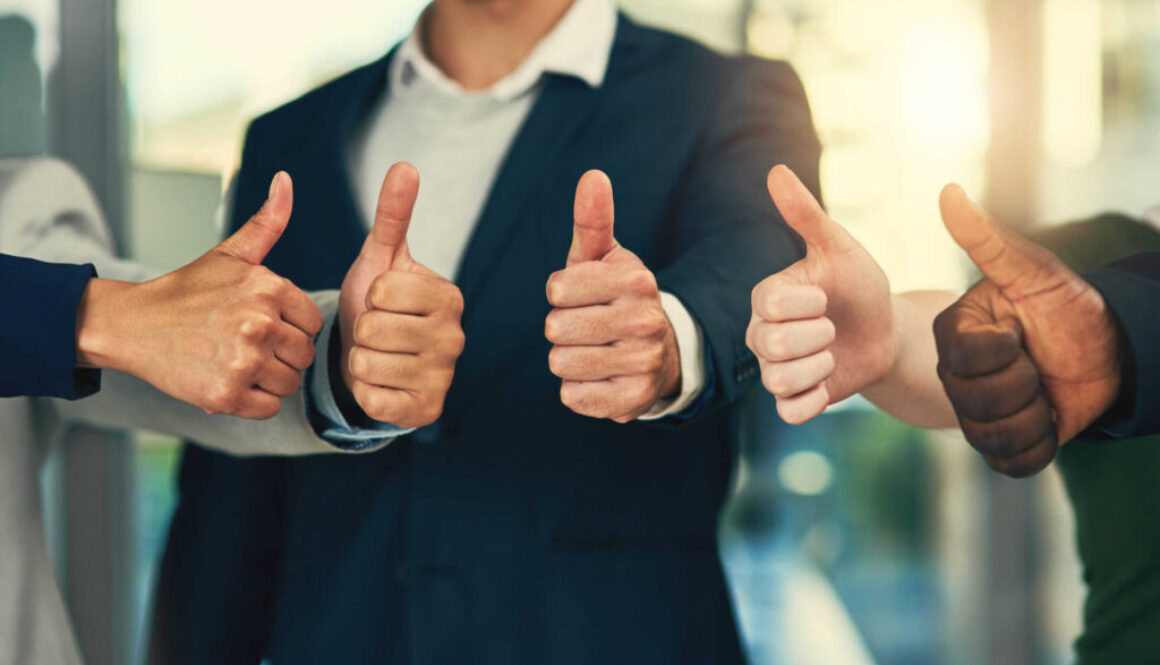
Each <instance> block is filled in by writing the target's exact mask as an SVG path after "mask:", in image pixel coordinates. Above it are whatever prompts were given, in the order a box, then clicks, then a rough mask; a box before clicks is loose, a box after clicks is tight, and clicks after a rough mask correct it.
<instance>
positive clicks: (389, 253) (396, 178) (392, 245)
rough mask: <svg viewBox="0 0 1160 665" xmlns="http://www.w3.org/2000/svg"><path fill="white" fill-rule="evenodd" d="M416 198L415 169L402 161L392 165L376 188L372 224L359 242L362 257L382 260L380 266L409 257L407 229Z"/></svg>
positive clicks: (417, 195)
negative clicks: (376, 195) (377, 190)
mask: <svg viewBox="0 0 1160 665" xmlns="http://www.w3.org/2000/svg"><path fill="white" fill-rule="evenodd" d="M418 197H419V171H418V170H416V169H415V167H414V166H411V165H410V164H408V163H406V162H399V163H397V164H395V165H394V166H392V167H391V168H390V169H389V170H388V171H387V175H386V177H384V178H383V186H382V188H380V189H379V202H378V205H376V206H375V223H374V226H373V227H371V232H370V235H368V236H367V240H366V243H365V244H364V245H363V258H366V259H371V260H374V261H378V262H382V263H383V267H384V269H386V268H390V267H392V266H393V265H394V264H395V263H396V262H397V261H399V260H408V261H409V260H410V258H411V254H410V252H409V250H408V248H407V229H408V228H410V226H411V213H412V212H414V210H415V200H416V199H417V198H418Z"/></svg>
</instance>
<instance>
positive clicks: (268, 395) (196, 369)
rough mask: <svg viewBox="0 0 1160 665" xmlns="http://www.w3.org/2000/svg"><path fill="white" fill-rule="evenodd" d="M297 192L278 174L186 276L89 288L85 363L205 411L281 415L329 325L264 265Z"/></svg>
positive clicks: (82, 349)
mask: <svg viewBox="0 0 1160 665" xmlns="http://www.w3.org/2000/svg"><path fill="white" fill-rule="evenodd" d="M292 189H293V185H292V183H291V181H290V177H289V176H288V175H286V174H285V173H279V174H278V175H276V176H274V180H273V182H272V183H271V184H270V195H269V198H268V199H267V201H266V203H265V205H263V206H262V209H261V210H259V211H258V213H257V214H256V215H254V216H253V217H252V218H250V221H248V222H246V224H245V226H243V227H242V228H240V229H238V232H237V233H235V234H234V235H233V236H231V237H229V238H227V239H226V240H225V241H223V242H222V243H221V244H220V245H218V246H217V247H215V248H213V249H211V250H210V251H209V252H207V253H206V254H205V255H203V256H202V257H201V258H199V259H197V260H196V261H194V262H193V263H190V264H189V265H187V266H185V267H184V268H181V269H180V270H177V271H174V272H172V273H169V274H168V275H164V276H162V277H159V278H157V279H155V280H152V281H150V282H145V283H143V284H130V283H127V282H116V281H111V280H103V279H95V280H92V281H91V282H90V284H89V286H88V288H87V289H86V290H85V294H84V296H83V297H82V299H81V303H80V305H79V307H78V309H77V321H78V324H77V347H78V360H79V362H80V364H82V365H84V366H89V367H102V368H106V369H114V370H119V371H123V372H127V373H129V374H133V375H135V376H137V377H140V378H142V379H144V380H145V381H148V382H149V383H151V384H153V385H154V386H156V387H157V388H158V389H159V390H161V391H163V392H165V393H167V394H169V395H171V396H173V397H176V398H177V399H180V400H183V401H185V402H189V403H191V404H194V405H196V406H199V407H201V408H202V409H204V410H205V411H206V412H207V413H224V414H230V415H235V416H241V417H244V418H253V419H265V418H270V417H273V416H274V415H275V414H277V413H278V409H279V407H280V406H281V400H280V399H279V398H280V397H285V396H288V395H292V394H294V393H295V392H296V391H297V390H298V387H299V384H300V383H301V377H300V374H299V372H300V371H302V370H304V369H306V368H307V367H308V366H310V363H311V362H312V361H313V359H314V344H313V342H312V341H311V340H312V339H313V337H314V335H316V334H318V331H319V329H320V328H321V327H322V317H321V315H320V314H319V312H318V308H317V307H315V305H314V303H313V302H312V301H311V300H310V298H309V297H308V296H307V295H306V294H305V293H303V292H302V291H300V290H298V288H297V287H295V286H294V285H293V284H291V283H290V281H289V280H286V279H283V278H282V277H279V276H278V275H275V274H274V273H272V272H270V271H269V270H267V269H266V268H264V267H262V266H261V265H260V264H261V262H262V260H263V259H265V257H266V254H267V253H269V251H270V249H271V248H273V247H274V244H275V243H276V242H278V239H279V238H280V237H281V236H282V232H283V231H284V230H285V229H286V225H287V223H289V221H290V212H291V208H292V207H293V191H292Z"/></svg>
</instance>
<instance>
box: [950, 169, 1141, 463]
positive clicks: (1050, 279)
mask: <svg viewBox="0 0 1160 665" xmlns="http://www.w3.org/2000/svg"><path fill="white" fill-rule="evenodd" d="M940 204H941V208H942V215H943V222H944V223H945V224H946V227H947V230H948V231H950V234H951V236H952V237H954V239H955V242H957V243H958V244H959V246H960V247H962V248H963V249H964V250H966V252H967V254H968V255H969V256H970V257H971V260H972V261H973V262H974V263H975V265H977V266H978V267H979V269H980V270H981V271H982V272H983V275H984V279H983V281H981V282H979V283H978V284H976V285H975V286H974V287H973V288H971V290H970V291H968V292H967V293H966V295H964V296H963V297H962V298H960V299H959V300H958V302H956V303H955V304H953V305H952V306H951V307H950V308H948V309H947V310H946V311H944V312H943V313H942V314H940V315H939V316H938V317H937V318H936V319H935V324H934V333H935V340H936V342H937V345H938V355H939V364H938V371H939V378H940V379H942V382H943V387H944V388H945V389H946V393H947V396H948V397H950V400H951V403H952V404H953V405H954V408H955V412H956V414H957V415H958V417H959V422H960V424H961V426H962V429H963V434H964V435H966V437H967V440H968V441H969V442H970V443H971V445H972V446H974V447H975V448H976V449H977V450H978V451H979V452H980V453H982V455H983V457H984V459H986V460H987V463H988V464H989V465H991V467H992V468H994V469H996V470H997V471H1000V472H1002V473H1005V474H1007V475H1010V476H1016V477H1019V476H1026V475H1030V474H1032V473H1035V472H1037V471H1039V470H1041V469H1043V468H1044V467H1045V466H1047V465H1048V464H1049V463H1050V462H1051V460H1052V459H1054V457H1055V452H1056V449H1057V448H1058V447H1059V445H1062V444H1064V443H1066V442H1067V441H1068V440H1069V439H1071V438H1073V437H1075V435H1077V434H1079V433H1080V432H1081V431H1083V430H1084V429H1086V428H1087V427H1088V425H1090V424H1091V423H1092V422H1094V421H1095V420H1096V419H1097V418H1098V417H1099V416H1100V415H1101V414H1103V413H1104V412H1105V411H1107V410H1108V408H1109V407H1111V405H1112V404H1113V403H1114V402H1115V399H1116V395H1117V393H1118V392H1119V388H1120V380H1121V367H1120V362H1121V361H1120V357H1119V354H1118V352H1117V351H1116V349H1117V348H1118V344H1117V341H1118V340H1117V335H1118V333H1117V330H1116V327H1115V323H1114V321H1113V318H1112V315H1111V313H1110V312H1109V311H1108V308H1107V305H1106V304H1105V303H1104V299H1103V297H1102V296H1101V295H1100V294H1099V292H1098V291H1096V290H1095V289H1094V288H1093V287H1092V286H1091V285H1090V284H1088V283H1087V282H1085V281H1084V280H1083V279H1081V278H1080V277H1079V276H1078V275H1076V274H1075V273H1074V272H1072V271H1071V270H1070V269H1069V268H1068V267H1067V266H1065V265H1064V264H1063V262H1062V261H1060V260H1059V259H1058V258H1057V257H1056V256H1055V255H1054V254H1052V253H1051V252H1049V251H1047V250H1046V249H1043V248H1042V247H1039V246H1038V245H1036V244H1034V243H1032V242H1030V241H1028V240H1025V239H1023V238H1021V237H1019V236H1018V235H1016V234H1015V233H1013V232H1011V231H1010V230H1008V229H1007V228H1005V227H1004V226H1003V225H1001V224H999V223H998V222H996V221H995V220H994V219H992V218H991V217H990V216H989V215H987V214H986V213H985V212H983V211H982V210H981V209H979V208H978V207H976V206H975V205H974V204H972V203H971V202H970V200H969V199H968V198H967V196H966V194H965V193H964V192H963V190H962V189H961V188H959V187H958V186H955V185H951V186H948V187H947V188H946V189H945V190H943V193H942V197H941V201H940Z"/></svg>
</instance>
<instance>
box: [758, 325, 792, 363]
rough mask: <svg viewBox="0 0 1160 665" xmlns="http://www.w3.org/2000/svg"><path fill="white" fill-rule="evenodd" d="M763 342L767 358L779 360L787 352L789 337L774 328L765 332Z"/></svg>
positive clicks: (782, 331)
mask: <svg viewBox="0 0 1160 665" xmlns="http://www.w3.org/2000/svg"><path fill="white" fill-rule="evenodd" d="M763 341H764V344H763V346H764V347H765V355H767V356H770V357H775V358H781V357H784V356H785V355H786V354H787V353H788V352H789V337H788V336H787V335H786V333H785V331H784V330H781V329H778V328H774V329H773V330H769V331H766V333H765V336H764V340H763Z"/></svg>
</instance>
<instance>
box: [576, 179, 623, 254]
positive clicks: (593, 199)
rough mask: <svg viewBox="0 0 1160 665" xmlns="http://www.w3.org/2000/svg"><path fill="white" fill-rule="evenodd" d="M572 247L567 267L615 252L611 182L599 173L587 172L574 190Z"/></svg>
mask: <svg viewBox="0 0 1160 665" xmlns="http://www.w3.org/2000/svg"><path fill="white" fill-rule="evenodd" d="M572 214H573V223H572V247H571V248H570V249H569V250H568V265H572V264H574V263H581V262H583V261H599V260H600V259H602V258H604V256H605V255H606V254H608V253H609V252H611V251H612V250H613V249H615V248H616V238H615V237H613V234H612V222H613V204H612V181H610V180H609V179H608V176H607V175H605V174H604V173H603V172H601V171H589V172H587V173H585V174H584V175H583V176H581V178H580V184H578V185H577V186H576V203H575V207H574V209H573V212H572Z"/></svg>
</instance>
